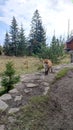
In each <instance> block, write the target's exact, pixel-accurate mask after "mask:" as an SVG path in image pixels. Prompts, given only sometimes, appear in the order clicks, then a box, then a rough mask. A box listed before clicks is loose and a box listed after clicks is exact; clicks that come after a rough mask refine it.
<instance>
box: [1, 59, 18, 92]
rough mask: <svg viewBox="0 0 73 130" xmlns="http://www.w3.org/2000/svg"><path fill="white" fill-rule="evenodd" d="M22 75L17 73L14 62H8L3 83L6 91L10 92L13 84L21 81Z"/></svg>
mask: <svg viewBox="0 0 73 130" xmlns="http://www.w3.org/2000/svg"><path fill="white" fill-rule="evenodd" d="M19 80H20V76H16V75H15V69H14V67H13V63H12V62H11V61H10V62H8V63H7V64H6V70H5V71H4V73H3V76H2V80H1V84H2V86H3V87H4V88H5V91H6V92H8V91H9V90H11V89H12V88H13V85H14V84H16V83H17V82H19Z"/></svg>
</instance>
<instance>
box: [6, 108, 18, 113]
mask: <svg viewBox="0 0 73 130" xmlns="http://www.w3.org/2000/svg"><path fill="white" fill-rule="evenodd" d="M18 111H19V108H11V109H10V110H9V112H8V113H9V114H12V113H15V112H18Z"/></svg>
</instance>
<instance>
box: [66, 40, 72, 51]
mask: <svg viewBox="0 0 73 130" xmlns="http://www.w3.org/2000/svg"><path fill="white" fill-rule="evenodd" d="M67 48H69V49H71V50H73V41H71V42H70V43H67Z"/></svg>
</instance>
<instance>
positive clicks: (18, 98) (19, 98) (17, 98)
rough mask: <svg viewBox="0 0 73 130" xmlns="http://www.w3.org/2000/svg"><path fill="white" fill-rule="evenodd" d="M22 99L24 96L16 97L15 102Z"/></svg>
mask: <svg viewBox="0 0 73 130" xmlns="http://www.w3.org/2000/svg"><path fill="white" fill-rule="evenodd" d="M21 99H22V95H21V96H16V97H15V99H14V101H20V100H21Z"/></svg>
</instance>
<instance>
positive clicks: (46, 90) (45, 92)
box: [43, 87, 49, 95]
mask: <svg viewBox="0 0 73 130" xmlns="http://www.w3.org/2000/svg"><path fill="white" fill-rule="evenodd" d="M44 89H45V91H44V93H43V94H44V95H46V94H47V92H48V90H49V87H45V88H44Z"/></svg>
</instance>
